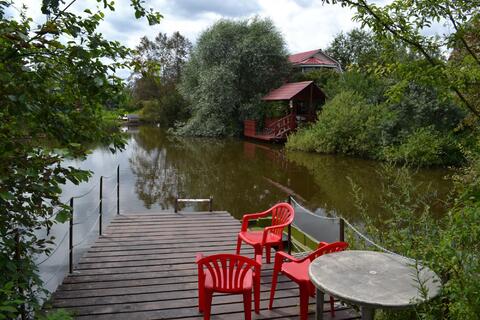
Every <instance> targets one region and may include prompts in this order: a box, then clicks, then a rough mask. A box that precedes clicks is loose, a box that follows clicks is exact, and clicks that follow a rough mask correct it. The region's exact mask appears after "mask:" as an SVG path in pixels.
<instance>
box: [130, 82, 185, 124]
mask: <svg viewBox="0 0 480 320" xmlns="http://www.w3.org/2000/svg"><path fill="white" fill-rule="evenodd" d="M139 106H140V107H142V111H141V117H142V119H143V120H144V121H147V122H154V123H158V124H159V125H160V126H161V127H162V128H171V127H173V126H174V125H175V123H176V122H177V121H185V120H186V119H187V118H188V113H187V110H188V104H187V102H186V101H185V99H183V97H182V95H180V93H178V91H176V90H174V89H173V90H170V91H167V92H165V94H164V95H163V96H162V97H161V98H160V99H157V100H147V101H141V102H140V104H139Z"/></svg>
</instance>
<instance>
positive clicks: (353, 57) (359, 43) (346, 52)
mask: <svg viewBox="0 0 480 320" xmlns="http://www.w3.org/2000/svg"><path fill="white" fill-rule="evenodd" d="M380 51H381V46H379V45H378V42H376V41H375V38H374V36H373V34H372V33H370V32H368V31H365V30H361V29H353V30H351V31H349V32H347V33H343V32H340V33H339V34H337V35H336V36H335V39H333V41H332V42H331V43H330V45H329V46H328V48H327V50H325V52H326V53H327V54H328V55H330V56H331V57H332V58H334V59H335V60H337V61H338V62H339V63H340V65H341V66H342V68H343V69H344V70H347V69H349V68H352V67H355V66H357V67H358V66H360V67H361V66H363V65H369V64H371V63H372V62H374V61H376V60H377V59H378V58H379V56H380Z"/></svg>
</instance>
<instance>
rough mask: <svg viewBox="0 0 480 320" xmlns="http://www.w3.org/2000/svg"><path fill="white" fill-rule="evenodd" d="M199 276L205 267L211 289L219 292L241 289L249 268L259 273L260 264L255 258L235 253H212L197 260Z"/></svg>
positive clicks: (256, 273) (202, 274) (257, 274)
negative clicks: (210, 282) (210, 281)
mask: <svg viewBox="0 0 480 320" xmlns="http://www.w3.org/2000/svg"><path fill="white" fill-rule="evenodd" d="M197 263H198V272H199V276H201V277H202V279H203V276H204V269H207V270H208V271H209V273H210V275H211V276H212V282H213V289H214V290H216V291H221V292H235V291H238V290H241V289H243V284H244V280H245V277H246V276H247V274H248V271H249V270H252V271H254V272H255V275H256V276H259V275H260V264H259V263H258V262H256V261H255V260H252V259H249V258H247V257H243V256H240V255H236V254H227V253H222V254H214V255H211V256H207V257H203V258H202V259H200V260H199V261H198V262H197Z"/></svg>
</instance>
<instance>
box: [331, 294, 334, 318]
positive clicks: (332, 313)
mask: <svg viewBox="0 0 480 320" xmlns="http://www.w3.org/2000/svg"><path fill="white" fill-rule="evenodd" d="M330 314H331V315H332V317H335V300H334V299H333V297H332V296H330Z"/></svg>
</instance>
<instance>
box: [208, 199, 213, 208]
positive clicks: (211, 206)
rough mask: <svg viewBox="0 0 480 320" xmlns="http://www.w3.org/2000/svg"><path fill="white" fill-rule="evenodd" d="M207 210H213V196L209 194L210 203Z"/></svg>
mask: <svg viewBox="0 0 480 320" xmlns="http://www.w3.org/2000/svg"><path fill="white" fill-rule="evenodd" d="M208 211H210V212H212V211H213V197H212V196H210V203H209V207H208Z"/></svg>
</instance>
